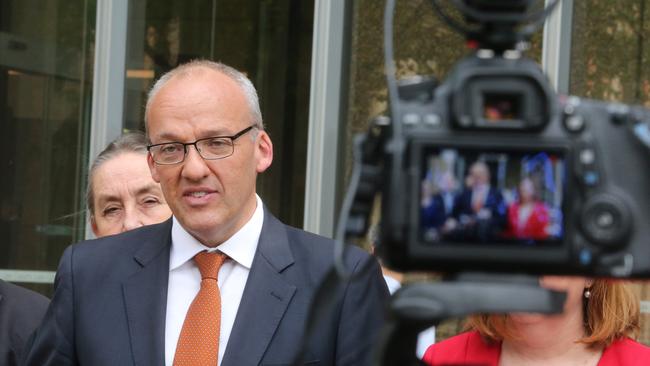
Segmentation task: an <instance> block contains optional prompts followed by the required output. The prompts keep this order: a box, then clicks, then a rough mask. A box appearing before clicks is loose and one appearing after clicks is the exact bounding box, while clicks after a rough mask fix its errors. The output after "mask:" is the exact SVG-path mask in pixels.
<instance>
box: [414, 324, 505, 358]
mask: <svg viewBox="0 0 650 366" xmlns="http://www.w3.org/2000/svg"><path fill="white" fill-rule="evenodd" d="M500 352H501V346H500V344H488V343H486V342H485V340H483V338H482V337H481V335H480V334H479V332H477V331H469V332H465V333H461V334H459V335H456V336H454V337H451V338H448V339H445V340H444V341H442V342H438V343H435V344H433V345H431V346H430V347H429V348H428V349H427V352H426V353H425V354H424V358H423V359H422V360H423V361H424V362H425V363H426V364H427V365H445V364H463V363H467V362H474V363H476V362H480V363H488V364H489V365H492V364H494V365H496V363H497V362H498V360H499V354H500Z"/></svg>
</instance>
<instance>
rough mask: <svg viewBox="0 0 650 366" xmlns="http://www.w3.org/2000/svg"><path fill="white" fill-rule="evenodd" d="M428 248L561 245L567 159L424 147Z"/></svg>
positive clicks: (423, 215)
mask: <svg viewBox="0 0 650 366" xmlns="http://www.w3.org/2000/svg"><path fill="white" fill-rule="evenodd" d="M422 157H423V159H422V165H423V166H422V169H421V172H422V174H421V181H420V195H419V197H420V202H419V203H420V212H419V216H420V218H419V224H420V230H419V232H420V235H421V240H422V241H423V242H424V243H425V244H457V243H462V244H504V245H518V246H542V245H543V246H548V245H560V244H561V243H562V238H563V235H564V227H565V225H564V217H565V215H564V214H563V210H562V208H563V204H562V203H563V199H564V196H565V194H566V161H565V158H564V155H563V153H560V152H556V151H554V152H551V151H540V150H536V151H520V150H517V151H507V150H488V151H486V150H481V151H479V150H476V149H466V148H462V149H458V148H444V149H440V148H436V149H433V148H428V149H424V154H423V156H422Z"/></svg>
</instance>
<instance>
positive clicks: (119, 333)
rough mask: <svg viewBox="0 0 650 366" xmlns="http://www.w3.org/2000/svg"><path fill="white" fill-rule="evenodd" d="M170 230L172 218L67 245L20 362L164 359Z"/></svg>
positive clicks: (147, 361) (121, 362)
mask: <svg viewBox="0 0 650 366" xmlns="http://www.w3.org/2000/svg"><path fill="white" fill-rule="evenodd" d="M170 232H171V219H170V220H168V221H166V222H164V223H162V224H157V225H150V226H145V227H142V228H139V229H136V230H132V231H128V232H125V233H122V234H118V235H114V236H108V237H103V238H100V239H95V240H89V241H84V242H80V243H77V244H74V245H71V246H69V247H68V248H67V249H66V250H65V252H64V253H63V255H62V257H61V260H60V263H59V268H58V270H57V273H56V278H55V281H54V296H53V297H52V302H51V304H50V309H49V311H48V312H47V314H46V316H45V318H44V319H43V323H42V324H41V326H40V327H39V329H38V330H37V332H36V333H35V336H34V339H33V341H32V343H31V345H30V347H29V350H28V351H27V352H26V356H25V358H24V363H23V364H24V365H39V366H42V365H97V366H100V365H132V364H141V365H147V364H163V363H164V361H162V359H163V358H164V357H163V356H164V311H165V304H166V296H167V279H168V273H169V247H170V244H171V239H170ZM142 333H146V337H145V336H142ZM143 343H144V344H143ZM145 355H146V356H145ZM159 361H161V362H159Z"/></svg>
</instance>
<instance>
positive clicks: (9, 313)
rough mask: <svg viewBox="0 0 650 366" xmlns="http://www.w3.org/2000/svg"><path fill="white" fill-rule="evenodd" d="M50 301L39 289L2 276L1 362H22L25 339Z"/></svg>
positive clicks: (0, 317) (0, 297)
mask: <svg viewBox="0 0 650 366" xmlns="http://www.w3.org/2000/svg"><path fill="white" fill-rule="evenodd" d="M49 303H50V300H48V298H47V297H45V296H43V295H41V294H39V293H36V292H34V291H30V290H27V289H25V288H22V287H20V286H16V285H13V284H11V283H7V282H5V281H2V280H0V365H4V366H13V365H18V361H19V360H20V358H21V355H22V352H23V347H24V346H25V342H26V341H27V339H28V338H29V335H30V334H31V333H32V332H33V331H34V330H35V329H36V327H37V326H38V324H39V323H40V322H41V319H43V315H45V311H46V310H47V305H48V304H49Z"/></svg>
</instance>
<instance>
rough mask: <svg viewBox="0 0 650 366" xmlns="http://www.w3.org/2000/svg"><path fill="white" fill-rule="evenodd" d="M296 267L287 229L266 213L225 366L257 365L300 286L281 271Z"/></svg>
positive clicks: (224, 359)
mask: <svg viewBox="0 0 650 366" xmlns="http://www.w3.org/2000/svg"><path fill="white" fill-rule="evenodd" d="M291 264H293V254H292V253H291V250H290V248H289V243H288V238H287V234H286V228H285V226H284V224H282V223H281V222H279V221H278V220H277V219H276V218H275V217H273V216H272V215H270V214H269V213H268V211H267V210H266V208H265V210H264V225H263V227H262V233H261V235H260V240H259V243H258V246H257V252H256V253H255V258H254V260H253V265H252V267H251V271H250V273H249V275H248V280H247V282H246V288H245V289H244V293H243V295H242V299H241V303H240V305H239V309H238V310H237V317H236V318H235V323H234V325H233V330H232V333H231V334H230V338H229V340H228V346H227V348H226V352H225V354H224V358H223V361H222V366H231V365H232V366H235V365H257V364H259V362H260V360H261V359H262V356H263V355H264V352H265V351H266V349H267V347H268V346H269V343H270V342H271V339H272V338H273V335H274V334H275V331H276V329H277V327H278V325H279V324H280V320H281V319H282V317H283V315H284V313H285V311H286V310H287V307H288V306H289V303H290V302H291V299H292V298H293V295H294V293H295V292H296V287H295V286H293V285H291V284H288V283H287V282H285V281H284V279H283V278H282V276H281V274H280V273H281V272H282V271H283V270H284V269H285V268H287V267H288V266H290V265H291Z"/></svg>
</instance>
